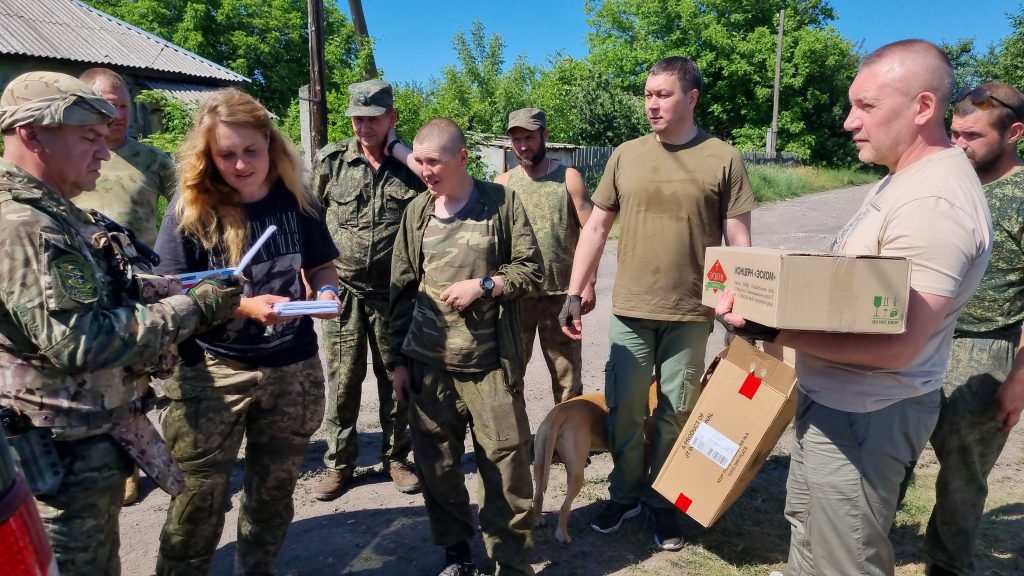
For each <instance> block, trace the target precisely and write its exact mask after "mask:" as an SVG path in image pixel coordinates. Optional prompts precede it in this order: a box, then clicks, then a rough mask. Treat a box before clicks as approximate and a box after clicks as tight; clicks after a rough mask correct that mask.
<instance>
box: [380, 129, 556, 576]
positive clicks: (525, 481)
mask: <svg viewBox="0 0 1024 576" xmlns="http://www.w3.org/2000/svg"><path fill="white" fill-rule="evenodd" d="M468 157H469V153H468V152H467V150H466V140H465V137H464V136H463V133H462V131H461V130H460V129H459V127H458V126H457V125H456V124H455V123H454V122H452V121H451V120H449V119H447V118H435V119H433V120H431V121H429V122H427V123H426V124H425V125H424V126H423V127H422V128H421V129H420V131H419V133H418V134H417V135H416V139H415V141H414V142H413V154H412V158H413V160H414V162H415V165H416V166H417V167H418V168H419V169H420V171H421V176H422V177H423V179H424V181H425V182H426V183H427V189H428V190H429V192H430V194H424V195H421V196H419V197H417V198H416V199H415V200H413V202H412V204H410V205H409V208H408V209H407V210H406V212H405V216H404V217H403V219H402V228H401V230H400V232H399V234H398V239H397V242H396V244H395V251H394V258H393V259H392V268H391V338H390V345H391V359H392V361H393V362H394V364H395V368H394V370H395V372H394V374H395V376H394V381H395V391H396V393H397V394H398V397H399V398H400V399H405V398H408V399H409V425H410V428H411V429H412V442H413V452H414V454H415V456H416V464H417V469H418V470H419V474H420V479H421V481H422V483H423V495H424V500H425V502H426V506H427V513H428V515H429V517H430V526H431V531H432V532H433V536H434V542H435V543H436V544H438V545H441V546H445V547H446V550H445V564H446V567H445V568H444V570H443V571H442V572H441V574H442V575H444V576H462V575H468V574H473V573H475V567H474V564H473V561H472V558H471V556H470V551H469V544H468V541H469V538H471V537H472V536H473V534H474V532H475V531H476V525H477V523H476V522H474V520H473V516H472V513H471V512H470V508H469V494H468V493H467V492H466V484H465V477H464V476H463V473H462V468H461V466H460V464H461V461H462V455H463V451H464V442H465V436H466V426H467V425H468V426H469V427H470V429H471V430H472V434H473V444H474V447H475V450H474V453H475V454H476V462H477V468H478V470H479V474H480V482H479V484H478V486H479V492H480V493H479V498H478V500H479V502H480V527H481V529H482V530H483V533H484V543H485V545H486V547H487V552H488V554H490V556H491V557H492V558H493V559H494V560H495V562H497V564H498V572H497V573H498V574H499V575H501V576H509V575H520V574H532V573H533V570H532V568H531V567H530V563H529V562H528V561H527V552H528V549H529V546H530V543H531V534H530V532H531V529H532V528H533V525H532V522H533V514H532V511H531V505H532V502H531V499H532V493H533V490H532V483H531V478H530V460H529V450H530V424H529V422H528V421H527V417H526V408H525V405H524V402H523V371H524V367H525V364H524V362H523V353H522V342H521V340H520V337H519V309H518V301H519V300H520V299H521V298H523V297H526V296H529V295H531V294H533V293H535V292H536V291H537V290H538V289H539V288H540V283H541V280H542V279H543V277H544V266H543V263H542V260H541V256H540V249H539V248H538V247H537V241H536V239H535V237H534V235H533V231H532V229H531V228H530V223H529V219H528V218H527V216H526V211H525V210H524V209H523V205H522V203H521V202H520V201H519V199H518V197H517V196H516V194H515V193H514V192H512V191H510V190H507V189H506V188H505V187H504V186H500V185H497V184H492V183H490V182H482V181H478V180H473V178H472V177H470V175H469V174H468V173H467V172H466V163H467V161H468Z"/></svg>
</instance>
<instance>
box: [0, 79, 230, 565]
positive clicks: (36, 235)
mask: <svg viewBox="0 0 1024 576" xmlns="http://www.w3.org/2000/svg"><path fill="white" fill-rule="evenodd" d="M113 116H114V110H113V108H112V107H111V106H110V105H109V104H108V103H107V102H106V101H105V100H104V99H103V98H101V97H100V96H99V95H98V94H96V93H95V92H93V91H92V90H90V89H89V88H88V87H87V86H86V85H85V84H83V83H82V82H80V81H79V80H77V79H75V78H73V77H71V76H67V75H64V74H57V73H53V72H30V73H27V74H23V75H21V76H19V77H17V78H15V79H14V80H13V81H11V83H10V84H9V85H8V86H7V88H6V89H5V90H4V92H3V95H2V96H0V132H2V133H3V138H4V148H5V150H4V157H3V160H0V221H2V222H3V225H2V226H0V246H2V249H3V252H4V258H3V259H2V260H0V410H2V411H3V418H4V420H5V425H6V427H7V430H8V433H9V434H13V438H12V444H13V445H14V446H15V449H16V451H17V452H18V454H19V457H20V459H21V463H22V467H23V468H24V470H25V472H26V476H27V477H28V478H29V482H30V485H31V486H32V488H33V492H34V493H35V497H36V502H37V505H38V508H39V512H40V515H41V516H42V518H43V523H44V525H45V527H46V530H47V534H48V536H49V537H50V541H51V543H52V544H53V548H54V552H55V553H56V557H57V563H58V567H59V569H60V572H61V573H62V574H64V575H65V576H68V575H76V574H89V575H96V574H113V575H116V574H119V573H120V560H119V557H118V545H119V532H118V514H119V513H120V510H121V497H122V490H123V486H124V480H125V478H126V477H127V475H128V474H129V472H130V471H131V467H132V460H135V461H136V462H137V463H138V464H139V465H140V466H141V467H142V468H143V469H145V470H146V472H147V473H148V474H149V475H150V476H151V477H153V478H154V480H155V481H156V482H157V483H158V484H160V486H161V487H162V488H164V489H165V490H167V491H169V492H171V493H177V492H180V491H181V489H182V483H183V481H182V477H181V469H180V468H178V467H177V465H176V464H175V463H174V461H173V460H172V459H171V458H170V456H169V455H168V452H167V448H166V447H165V446H164V444H163V441H162V440H161V439H160V436H159V434H157V432H156V430H155V429H154V428H153V427H152V426H151V425H150V423H149V420H148V419H147V418H146V417H145V416H144V412H145V406H144V405H143V402H142V395H143V392H144V391H145V388H146V384H145V383H146V381H148V378H149V373H150V372H151V371H152V370H153V368H154V367H153V366H152V361H153V360H154V359H156V358H157V357H158V354H159V353H160V352H161V351H162V350H165V349H166V348H168V347H170V346H171V345H173V344H175V343H177V342H179V341H181V340H183V339H185V338H186V337H188V336H190V335H192V334H193V333H196V332H199V331H201V330H204V329H206V328H210V327H212V326H215V325H217V324H219V323H221V322H222V321H223V320H226V319H227V318H228V317H229V316H230V315H231V314H232V313H233V311H234V310H235V308H236V307H237V306H238V294H239V292H240V289H239V288H238V287H237V285H236V286H228V285H227V284H226V283H223V282H220V281H212V280H211V281H206V282H204V283H201V284H200V285H198V286H197V287H196V288H193V289H192V290H191V291H190V292H189V293H188V294H185V295H183V294H181V284H180V282H177V281H176V280H175V279H172V278H164V277H158V276H153V275H145V274H144V273H145V272H148V267H147V266H146V265H145V263H144V262H142V261H140V260H139V259H138V257H137V255H136V254H135V252H134V251H133V250H132V249H131V245H130V242H129V241H128V239H127V238H126V237H125V236H123V235H122V234H117V233H111V232H108V231H107V230H106V229H105V228H103V227H101V226H100V225H99V224H98V223H97V219H96V217H95V215H94V213H91V212H86V211H83V210H81V209H79V208H78V207H76V206H75V205H73V204H71V203H70V202H69V200H70V199H71V198H73V197H75V196H76V195H78V194H80V193H82V192H84V191H87V190H91V189H92V188H93V187H94V186H95V184H96V179H97V178H98V177H99V168H100V164H101V162H102V161H104V160H106V159H108V158H109V154H108V151H107V145H106V141H105V139H104V138H105V136H106V134H107V124H108V123H109V122H110V119H111V118H113Z"/></svg>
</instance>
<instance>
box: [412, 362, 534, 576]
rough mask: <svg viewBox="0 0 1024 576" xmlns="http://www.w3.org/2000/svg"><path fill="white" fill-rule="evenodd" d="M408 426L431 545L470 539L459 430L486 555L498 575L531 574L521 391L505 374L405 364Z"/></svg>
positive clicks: (529, 487) (527, 429) (527, 447)
mask: <svg viewBox="0 0 1024 576" xmlns="http://www.w3.org/2000/svg"><path fill="white" fill-rule="evenodd" d="M409 368H410V374H411V377H412V384H411V387H412V393H411V394H410V401H409V425H410V427H411V429H412V444H413V453H414V454H415V455H416V466H417V469H418V471H419V476H420V480H421V483H422V485H423V499H424V500H425V502H426V506H427V514H428V516H429V517H430V529H431V532H432V533H433V536H434V543H435V544H437V545H439V546H452V545H454V544H458V543H459V542H462V541H465V540H469V539H470V538H471V537H472V536H473V534H474V533H475V532H476V528H475V527H476V522H474V521H473V514H472V512H471V511H470V508H469V493H468V492H467V491H466V479H465V475H464V474H463V472H462V455H463V453H464V451H465V449H464V444H465V438H466V426H467V425H468V426H469V427H470V431H471V432H472V434H473V446H474V454H475V455H476V464H477V471H478V472H479V475H480V478H479V481H478V483H477V500H478V501H479V503H480V505H479V509H480V527H481V529H482V530H483V536H484V545H485V546H486V547H487V553H488V554H489V555H490V556H491V558H493V559H494V561H495V562H496V563H497V564H498V572H497V574H498V576H513V575H516V576H518V575H522V574H533V569H532V568H531V566H530V563H529V561H528V560H527V552H528V551H529V548H530V546H531V543H532V534H531V531H532V529H533V520H534V516H533V512H532V510H531V508H532V504H533V480H532V478H531V475H530V423H529V421H528V420H527V417H526V406H525V404H524V402H523V394H522V391H521V390H509V387H508V381H507V379H506V378H505V374H504V372H503V371H502V370H501V369H500V368H498V369H495V370H491V371H488V372H475V373H463V372H447V371H445V370H442V369H440V368H435V367H433V366H430V365H427V364H423V363H420V362H415V361H412V362H410V366H409Z"/></svg>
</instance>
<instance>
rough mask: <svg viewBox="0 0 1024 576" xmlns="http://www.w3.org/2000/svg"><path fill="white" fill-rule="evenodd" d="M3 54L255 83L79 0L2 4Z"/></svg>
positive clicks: (2, 1)
mask: <svg viewBox="0 0 1024 576" xmlns="http://www.w3.org/2000/svg"><path fill="white" fill-rule="evenodd" d="M0 54H20V55H25V56H35V57H39V58H55V59H59V60H72V61H76V62H88V63H92V64H106V65H112V66H123V67H129V68H137V69H142V70H157V71H161V72H166V73H170V74H173V75H181V76H190V77H194V78H209V79H214V80H218V81H221V82H227V83H232V84H236V83H241V82H248V81H249V79H248V78H246V77H245V76H242V75H240V74H236V73H235V72H232V71H231V70H228V69H227V68H225V67H223V66H219V65H217V64H214V63H213V62H210V61H209V60H207V59H205V58H203V57H201V56H197V55H196V54H193V53H191V52H189V51H188V50H185V49H184V48H181V47H178V46H175V45H174V44H171V43H170V42H167V41H166V40H163V39H161V38H158V37H156V36H154V35H152V34H150V33H148V32H145V31H143V30H140V29H138V28H136V27H134V26H132V25H131V24H128V23H125V22H122V21H121V20H118V19H117V18H114V17H113V16H110V15H108V14H105V13H103V12H100V11H99V10H95V9H93V8H90V7H89V6H86V5H85V4H83V3H81V2H79V1H77V0H0Z"/></svg>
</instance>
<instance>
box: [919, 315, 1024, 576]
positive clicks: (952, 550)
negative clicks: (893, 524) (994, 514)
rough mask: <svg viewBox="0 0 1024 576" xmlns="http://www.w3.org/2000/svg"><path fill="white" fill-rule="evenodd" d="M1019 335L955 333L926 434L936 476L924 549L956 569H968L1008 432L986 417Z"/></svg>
mask: <svg viewBox="0 0 1024 576" xmlns="http://www.w3.org/2000/svg"><path fill="white" fill-rule="evenodd" d="M1019 340H1020V332H1019V331H1010V333H1008V334H1005V335H1003V336H1001V337H994V338H955V339H954V340H953V348H952V349H951V350H950V353H949V366H948V367H947V369H946V376H945V378H944V382H943V388H942V391H943V396H944V397H945V398H944V399H943V403H942V410H941V412H940V413H939V422H938V424H937V425H936V426H935V431H934V432H932V437H931V443H932V448H934V449H935V456H936V457H937V458H938V460H939V477H938V479H937V480H936V482H935V508H934V509H932V515H931V518H929V520H928V529H927V531H926V532H925V553H926V554H927V555H928V558H929V559H930V560H931V562H933V563H935V564H938V565H939V566H941V567H943V568H946V569H947V570H950V571H953V572H956V573H957V574H974V560H973V556H974V543H975V540H976V539H977V536H978V527H979V525H980V524H981V519H982V515H983V513H984V511H985V498H986V497H987V496H988V475H989V472H991V471H992V467H993V466H995V463H996V460H998V459H999V454H1000V453H1001V452H1002V451H1003V446H1004V445H1005V444H1006V440H1007V438H1008V437H1009V434H1007V433H1004V432H1000V431H999V429H1000V427H1001V424H1000V423H999V422H996V421H995V420H994V419H993V418H992V417H993V416H994V415H995V410H996V403H995V394H996V390H997V389H998V388H999V386H1000V385H1001V384H1002V383H1003V381H1004V380H1006V376H1007V375H1008V374H1009V372H1010V368H1011V366H1012V365H1013V359H1014V355H1015V353H1016V350H1017V345H1018V343H1019Z"/></svg>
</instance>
